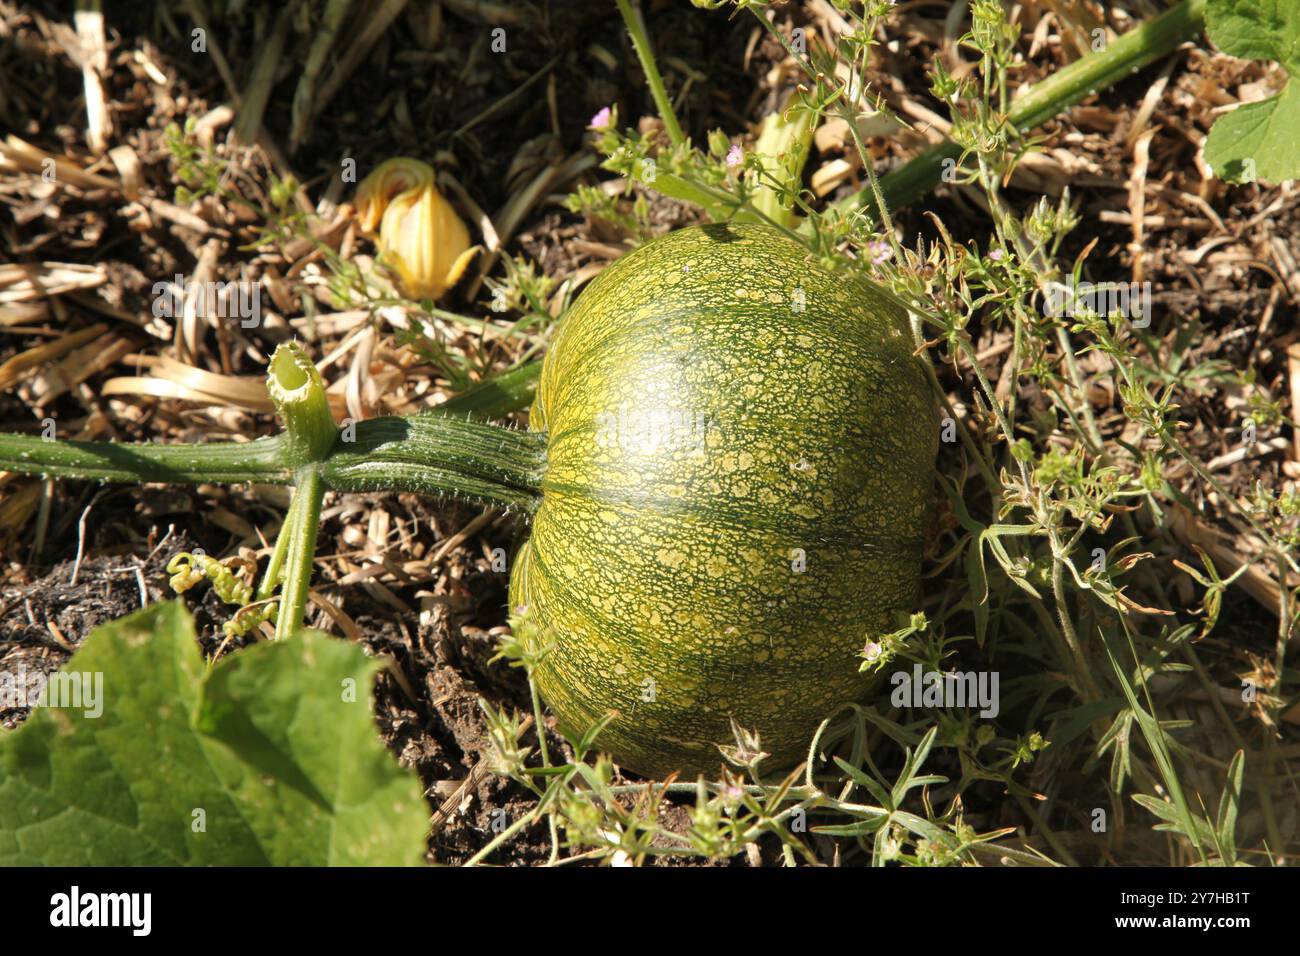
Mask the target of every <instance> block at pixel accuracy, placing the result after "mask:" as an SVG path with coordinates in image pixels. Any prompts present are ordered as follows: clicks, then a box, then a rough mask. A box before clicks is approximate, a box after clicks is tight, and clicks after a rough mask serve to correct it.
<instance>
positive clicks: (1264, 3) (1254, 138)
mask: <svg viewBox="0 0 1300 956" xmlns="http://www.w3.org/2000/svg"><path fill="white" fill-rule="evenodd" d="M1205 18H1206V26H1207V28H1208V31H1209V34H1210V39H1211V40H1213V41H1214V45H1215V46H1217V47H1218V48H1219V49H1220V50H1222V51H1223V52H1224V53H1227V54H1229V55H1230V56H1236V57H1241V58H1243V59H1249V60H1277V61H1278V62H1279V63H1281V64H1282V66H1283V67H1284V68H1285V69H1286V71H1287V73H1288V74H1289V79H1288V80H1287V83H1286V86H1285V87H1283V88H1282V92H1280V93H1278V94H1277V95H1276V96H1272V97H1269V98H1268V99H1266V100H1261V101H1260V102H1258V103H1246V104H1244V105H1242V106H1239V107H1237V108H1236V109H1235V110H1233V111H1232V112H1230V113H1226V114H1225V115H1223V116H1221V117H1219V119H1218V120H1217V121H1216V122H1215V124H1214V127H1213V128H1212V129H1211V130H1210V135H1209V137H1208V138H1207V139H1206V141H1205V161H1206V162H1207V163H1209V164H1210V168H1211V169H1213V170H1214V174H1215V175H1216V176H1218V177H1219V178H1220V179H1222V180H1224V181H1225V182H1231V183H1248V182H1254V181H1256V180H1264V181H1266V182H1270V183H1281V182H1285V181H1287V180H1291V179H1295V178H1297V177H1300V85H1297V83H1296V81H1295V76H1296V73H1297V71H1300V4H1297V3H1296V2H1295V0H1210V2H1209V4H1208V6H1207V7H1206V16H1205Z"/></svg>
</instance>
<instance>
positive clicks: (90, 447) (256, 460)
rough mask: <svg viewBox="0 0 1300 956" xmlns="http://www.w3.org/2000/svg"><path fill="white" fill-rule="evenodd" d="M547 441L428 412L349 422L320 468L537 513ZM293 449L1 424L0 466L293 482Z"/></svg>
mask: <svg viewBox="0 0 1300 956" xmlns="http://www.w3.org/2000/svg"><path fill="white" fill-rule="evenodd" d="M545 448H546V439H545V436H544V435H542V434H540V433H537V432H526V431H520V430H517V429H512V428H504V427H502V426H499V425H490V424H487V423H484V422H477V421H472V420H469V419H468V418H464V419H462V418H455V417H451V416H448V415H442V414H436V413H429V414H423V415H412V416H409V417H388V418H372V419H369V420H367V421H363V422H357V423H356V424H355V425H352V426H349V427H347V428H344V429H342V430H340V431H339V434H338V438H337V440H336V441H335V443H334V446H333V448H331V449H330V451H329V453H328V454H327V455H326V456H325V457H324V459H323V460H322V461H321V463H320V466H319V467H320V473H321V478H322V479H323V484H324V486H325V488H326V489H327V490H334V491H411V492H416V493H418V494H426V495H436V496H447V497H454V498H465V499H470V500H474V501H481V502H484V503H486V504H498V505H503V506H505V507H508V508H521V509H523V510H524V511H527V512H531V511H532V510H533V509H534V508H535V507H536V504H537V502H538V500H539V494H540V492H539V489H540V486H541V475H542V470H543V467H544V464H545V460H546V451H545ZM288 451H289V449H288V446H287V444H286V435H277V436H275V437H274V438H260V439H258V440H257V441H253V442H212V443H208V444H185V445H154V444H149V443H142V444H127V443H118V442H85V441H58V440H54V439H44V438H39V437H36V436H32V435H11V434H3V433H0V470H3V471H12V472H17V473H19V474H25V475H40V476H42V477H45V478H81V479H90V480H98V481H122V482H131V483H139V484H143V483H145V482H161V483H164V484H173V485H198V484H215V485H234V484H241V483H243V482H261V483H263V484H274V485H287V484H293V483H294V480H295V473H294V469H293V468H292V467H291V466H290V465H289V463H288V458H289V454H288Z"/></svg>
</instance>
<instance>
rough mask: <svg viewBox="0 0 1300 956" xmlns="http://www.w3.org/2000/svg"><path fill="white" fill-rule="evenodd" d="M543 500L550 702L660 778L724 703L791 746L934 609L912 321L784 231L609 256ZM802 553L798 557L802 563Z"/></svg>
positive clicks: (556, 426)
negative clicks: (884, 646) (925, 596)
mask: <svg viewBox="0 0 1300 956" xmlns="http://www.w3.org/2000/svg"><path fill="white" fill-rule="evenodd" d="M532 427H534V428H537V429H545V430H546V431H548V432H549V438H548V461H547V468H546V473H545V477H544V479H543V484H542V488H543V497H542V503H541V505H540V507H539V509H538V511H537V513H536V515H535V516H534V519H533V529H532V534H531V537H530V539H529V541H528V542H526V544H525V545H524V547H523V549H522V550H521V552H520V554H519V556H518V557H517V559H516V562H515V569H514V574H513V576H512V579H511V588H510V601H511V606H512V608H514V609H515V610H516V612H518V611H519V610H520V609H523V614H524V617H525V619H526V620H527V621H528V623H529V625H530V627H529V628H528V629H527V631H528V633H530V634H532V635H533V639H534V640H536V641H539V642H541V643H543V644H545V645H548V646H549V651H548V652H547V654H546V656H545V658H544V660H543V663H542V664H541V665H540V666H539V667H538V668H537V670H536V677H537V681H538V685H539V688H540V690H541V692H542V696H543V697H544V699H545V700H546V702H547V704H548V705H549V706H550V708H551V709H552V711H554V712H555V713H556V715H557V716H558V717H559V718H560V719H561V720H562V721H563V722H564V723H565V724H566V725H567V726H569V727H572V728H575V729H578V730H582V729H585V728H586V727H587V726H589V725H590V724H592V723H593V722H594V721H596V720H598V719H599V718H601V717H603V716H605V715H606V713H608V712H609V711H611V710H615V711H617V712H618V716H617V717H616V718H615V719H614V720H613V721H612V722H611V723H610V725H609V726H608V727H607V728H606V729H605V730H604V731H602V733H601V735H600V737H599V738H598V740H597V746H598V747H599V748H600V749H602V750H605V751H608V752H609V753H611V754H612V755H613V757H614V758H615V760H616V761H617V762H618V763H619V764H620V765H622V766H624V767H626V768H628V769H631V770H635V771H637V772H639V773H643V774H646V775H648V776H654V777H662V776H665V775H666V774H668V773H669V772H671V771H674V770H679V771H682V772H683V773H685V774H687V775H688V776H693V775H695V774H697V773H699V772H711V771H716V769H717V767H718V764H719V763H720V761H721V757H720V754H719V752H718V750H717V746H716V745H718V744H730V743H731V742H732V739H733V738H732V733H731V730H730V723H729V718H731V717H734V718H735V719H736V720H737V721H738V722H739V724H740V725H742V726H744V727H747V728H754V729H757V730H758V731H759V733H760V735H761V740H762V746H763V749H764V750H766V751H768V752H769V753H771V754H772V759H771V761H770V763H771V764H772V765H781V764H792V763H794V762H796V761H797V760H798V759H800V758H801V757H802V756H803V749H804V748H805V747H806V746H807V744H808V741H809V739H810V736H811V734H812V732H813V730H814V729H815V727H816V725H817V723H818V722H819V721H820V720H821V719H822V718H823V717H824V716H826V714H827V713H828V712H829V711H830V710H832V709H833V708H834V707H835V706H836V705H837V704H840V703H842V702H844V701H848V700H855V699H861V697H862V696H863V694H864V693H865V692H866V690H867V678H866V677H864V676H863V675H861V674H859V673H858V664H859V663H860V661H859V659H858V654H859V653H860V651H861V650H862V648H863V645H864V644H865V643H866V642H867V640H868V639H869V638H870V637H871V636H873V635H876V634H879V633H881V632H883V631H887V630H892V629H893V628H894V626H895V624H894V614H895V612H897V611H908V610H912V609H914V608H915V604H916V599H917V597H918V581H919V574H920V557H921V549H922V539H923V533H924V524H925V514H926V505H927V501H928V495H929V491H930V485H931V477H930V475H931V468H932V465H933V460H934V453H935V448H936V443H937V438H938V435H937V421H936V416H935V414H934V409H933V404H932V401H931V398H930V392H929V389H928V386H927V382H926V377H925V374H924V370H923V369H922V367H921V366H920V364H919V361H918V360H917V359H916V357H915V356H914V355H913V344H912V337H911V334H910V331H909V328H908V325H907V320H906V315H905V314H904V313H903V311H902V310H901V309H899V308H898V307H897V306H896V305H894V304H893V303H892V302H891V301H890V300H889V299H887V298H886V297H885V296H884V295H883V294H882V292H881V291H880V290H879V289H877V288H876V287H874V286H873V285H871V284H869V283H866V282H863V281H860V280H857V279H853V278H850V277H846V276H841V275H837V274H833V273H830V272H827V271H825V270H823V269H822V268H820V267H819V266H817V265H816V264H815V263H814V262H813V261H812V259H811V258H810V256H809V255H808V253H807V251H806V250H805V249H804V248H803V247H802V246H800V245H799V244H797V243H795V242H793V241H792V240H790V239H788V238H787V237H785V236H784V235H782V234H780V233H779V232H777V231H775V230H772V229H770V228H767V227H763V226H752V225H716V226H703V227H695V228H690V229H684V230H680V231H678V232H675V233H672V234H670V235H668V236H666V237H664V238H661V239H658V240H656V241H654V242H652V243H650V244H647V245H646V246H643V247H641V248H640V249H637V250H635V251H634V252H632V253H629V254H628V255H627V256H625V257H623V258H622V259H620V260H619V261H618V262H616V263H614V264H613V265H611V266H610V267H609V268H607V269H606V270H605V271H604V272H603V273H601V275H600V276H598V277H597V278H596V279H595V280H594V281H593V282H592V284H591V286H590V287H589V288H588V289H587V290H586V291H585V292H584V293H583V295H582V296H581V297H580V299H579V301H578V302H577V304H576V305H575V306H574V307H573V309H571V310H570V312H569V314H568V316H567V317H566V319H565V321H564V323H563V325H562V327H561V328H560V330H559V334H558V337H557V339H556V341H555V343H554V344H553V345H552V347H551V349H550V351H549V353H548V354H547V356H546V360H545V363H544V365H543V368H542V377H541V382H540V384H539V387H538V393H537V398H536V402H535V404H534V407H533V413H532ZM800 554H802V556H803V565H804V567H803V570H802V571H801V572H800V571H799V570H796V569H797V568H798V566H799V558H800Z"/></svg>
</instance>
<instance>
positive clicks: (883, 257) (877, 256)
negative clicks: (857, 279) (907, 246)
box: [867, 239, 894, 266]
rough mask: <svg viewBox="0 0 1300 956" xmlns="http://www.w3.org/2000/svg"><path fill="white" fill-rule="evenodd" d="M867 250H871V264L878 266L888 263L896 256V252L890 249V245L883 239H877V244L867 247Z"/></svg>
mask: <svg viewBox="0 0 1300 956" xmlns="http://www.w3.org/2000/svg"><path fill="white" fill-rule="evenodd" d="M867 248H868V249H870V250H871V264H872V265H876V266H878V265H880V264H881V263H882V262H887V261H888V260H889V258H890V257H891V256H892V255H893V254H894V250H893V249H891V248H889V243H887V242H885V241H884V240H883V239H877V240H876V241H875V242H873V243H871V245H869V246H867Z"/></svg>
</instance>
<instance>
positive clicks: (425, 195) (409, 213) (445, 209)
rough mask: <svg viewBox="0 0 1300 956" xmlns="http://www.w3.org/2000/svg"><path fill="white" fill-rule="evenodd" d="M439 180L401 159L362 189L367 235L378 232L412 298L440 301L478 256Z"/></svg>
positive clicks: (361, 215)
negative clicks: (439, 189) (438, 183)
mask: <svg viewBox="0 0 1300 956" xmlns="http://www.w3.org/2000/svg"><path fill="white" fill-rule="evenodd" d="M434 178H435V177H434V171H433V167H432V166H430V165H429V164H428V163H423V162H420V161H419V160H417V159H407V158H404V157H399V158H396V159H390V160H387V161H385V162H383V163H381V164H380V165H379V167H378V168H377V169H376V170H375V171H374V172H373V173H371V174H370V175H369V176H367V177H366V178H365V179H364V180H363V181H362V183H361V185H360V187H358V189H357V198H356V207H357V221H358V223H359V225H360V226H361V229H362V231H363V232H366V233H370V234H373V233H374V232H375V229H376V227H378V230H379V235H378V237H377V238H376V240H375V245H376V246H377V247H378V249H379V253H380V257H381V259H382V261H384V263H385V264H386V265H388V266H389V267H390V268H392V270H393V271H394V272H395V273H396V276H397V279H398V284H399V286H400V287H401V289H402V291H403V292H404V293H405V294H406V295H408V296H410V297H411V298H413V299H426V298H427V299H436V298H438V297H439V296H441V295H442V294H443V293H444V292H446V291H447V290H448V289H450V288H451V287H452V286H453V285H455V284H456V282H457V281H458V280H459V279H460V277H461V275H463V274H464V272H465V267H466V266H468V265H469V263H470V260H471V259H473V258H474V254H475V253H476V252H477V251H478V247H477V246H471V245H470V243H469V230H467V229H466V228H465V224H464V223H463V222H461V220H460V217H459V216H457V215H456V211H455V210H454V209H452V207H451V204H450V203H449V202H447V200H446V199H444V198H443V197H442V194H441V193H439V192H438V189H437V187H436V186H435V185H434Z"/></svg>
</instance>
